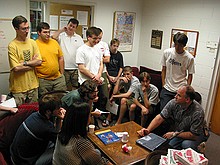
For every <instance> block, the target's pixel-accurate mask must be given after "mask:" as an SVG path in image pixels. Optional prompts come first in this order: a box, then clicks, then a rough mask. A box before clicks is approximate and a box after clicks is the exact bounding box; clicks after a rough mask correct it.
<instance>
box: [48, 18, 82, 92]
mask: <svg viewBox="0 0 220 165" xmlns="http://www.w3.org/2000/svg"><path fill="white" fill-rule="evenodd" d="M78 25H79V21H78V20H77V19H75V18H71V19H70V20H69V22H68V24H67V26H65V27H63V28H62V29H60V30H58V31H56V32H54V34H53V35H52V38H54V39H56V40H57V41H58V42H59V44H60V46H61V48H62V51H63V54H64V62H65V71H64V75H65V79H66V85H67V90H69V91H71V90H73V89H76V88H78V65H77V64H76V50H77V49H78V48H79V47H80V46H82V45H83V44H84V42H83V39H82V37H81V36H80V35H78V34H76V33H75V31H76V29H77V27H78Z"/></svg>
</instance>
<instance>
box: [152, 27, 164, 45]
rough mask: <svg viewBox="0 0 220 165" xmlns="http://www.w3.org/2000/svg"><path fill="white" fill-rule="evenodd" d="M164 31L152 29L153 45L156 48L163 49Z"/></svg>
mask: <svg viewBox="0 0 220 165" xmlns="http://www.w3.org/2000/svg"><path fill="white" fill-rule="evenodd" d="M162 37H163V31H160V30H152V33H151V47H152V48H156V49H161V45H162Z"/></svg>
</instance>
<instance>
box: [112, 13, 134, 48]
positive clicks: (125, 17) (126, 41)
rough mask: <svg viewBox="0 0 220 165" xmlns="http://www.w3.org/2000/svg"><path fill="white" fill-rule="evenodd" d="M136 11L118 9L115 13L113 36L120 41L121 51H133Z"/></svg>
mask: <svg viewBox="0 0 220 165" xmlns="http://www.w3.org/2000/svg"><path fill="white" fill-rule="evenodd" d="M135 15H136V14H135V13H133V12H123V11H116V12H115V13H114V27H113V38H117V39H118V40H119V41H120V46H119V51H132V46H133V38H134V25H135Z"/></svg>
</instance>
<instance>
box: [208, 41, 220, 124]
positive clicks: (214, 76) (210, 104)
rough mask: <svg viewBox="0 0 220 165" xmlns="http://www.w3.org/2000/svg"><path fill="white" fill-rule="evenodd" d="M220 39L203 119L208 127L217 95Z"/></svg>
mask: <svg viewBox="0 0 220 165" xmlns="http://www.w3.org/2000/svg"><path fill="white" fill-rule="evenodd" d="M219 49H220V38H219V42H218V49H217V54H216V60H215V65H214V69H213V74H212V80H211V82H212V83H211V85H210V90H209V94H208V99H207V105H206V109H205V119H206V121H207V123H208V125H210V120H211V116H212V111H213V108H214V103H215V98H216V95H217V89H218V81H219V78H220V50H219Z"/></svg>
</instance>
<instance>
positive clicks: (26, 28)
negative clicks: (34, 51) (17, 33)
mask: <svg viewBox="0 0 220 165" xmlns="http://www.w3.org/2000/svg"><path fill="white" fill-rule="evenodd" d="M29 29H30V27H24V28H20V30H22V31H27V30H29Z"/></svg>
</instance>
